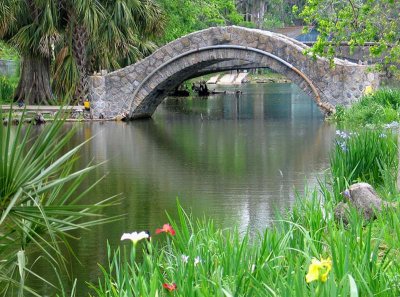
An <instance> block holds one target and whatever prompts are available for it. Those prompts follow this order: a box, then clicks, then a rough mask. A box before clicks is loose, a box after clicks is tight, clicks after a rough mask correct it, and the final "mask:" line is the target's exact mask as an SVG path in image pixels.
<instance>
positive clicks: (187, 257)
mask: <svg viewBox="0 0 400 297" xmlns="http://www.w3.org/2000/svg"><path fill="white" fill-rule="evenodd" d="M181 259H182V262H183V263H187V262H188V260H189V256H186V255H182V256H181Z"/></svg>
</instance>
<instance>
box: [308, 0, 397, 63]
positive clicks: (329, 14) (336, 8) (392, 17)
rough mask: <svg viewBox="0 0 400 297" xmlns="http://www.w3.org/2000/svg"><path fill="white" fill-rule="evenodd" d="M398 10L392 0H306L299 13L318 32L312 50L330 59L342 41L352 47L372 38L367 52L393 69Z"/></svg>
mask: <svg viewBox="0 0 400 297" xmlns="http://www.w3.org/2000/svg"><path fill="white" fill-rule="evenodd" d="M399 11H400V2H399V1H393V0H343V1H332V0H322V1H320V0H318V1H317V0H307V1H306V5H305V6H304V9H303V10H302V11H301V13H300V16H301V17H302V18H303V19H304V20H305V21H306V22H307V23H308V24H311V25H316V27H317V29H318V31H319V33H320V35H319V37H318V40H317V42H316V44H315V45H314V46H313V48H312V50H311V51H312V53H313V54H315V55H325V56H327V57H329V58H330V59H333V57H334V55H335V48H336V47H337V46H339V45H340V44H341V43H342V42H346V43H348V44H349V45H350V46H351V47H352V48H353V49H354V47H355V46H357V45H361V46H363V45H365V44H366V43H367V42H374V44H373V45H372V46H371V47H370V55H371V56H373V57H382V64H383V65H387V66H389V68H391V69H392V70H394V69H395V68H397V67H398V65H400V22H399V21H398V17H399ZM395 65H397V66H395Z"/></svg>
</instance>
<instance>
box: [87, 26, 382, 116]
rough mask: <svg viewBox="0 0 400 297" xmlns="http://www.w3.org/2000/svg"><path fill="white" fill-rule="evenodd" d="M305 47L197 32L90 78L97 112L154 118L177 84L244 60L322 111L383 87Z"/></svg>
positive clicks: (231, 31) (248, 35) (271, 36)
mask: <svg viewBox="0 0 400 297" xmlns="http://www.w3.org/2000/svg"><path fill="white" fill-rule="evenodd" d="M306 48H307V46H305V45H304V44H302V43H300V42H298V41H296V40H293V39H290V38H288V37H286V36H283V35H280V34H276V33H272V32H268V31H261V30H253V29H245V28H241V27H235V26H232V27H218V28H210V29H206V30H202V31H199V32H195V33H192V34H190V35H188V36H185V37H182V38H180V39H178V40H176V41H174V42H171V43H169V44H167V45H165V46H164V47H162V48H160V49H159V50H157V51H156V52H155V53H153V54H152V55H151V56H149V57H147V58H146V59H144V60H142V61H139V62H138V63H136V64H134V65H131V66H128V67H125V68H123V69H120V70H118V71H115V72H112V73H109V74H107V75H104V76H94V77H91V80H90V81H91V85H90V93H91V100H92V108H93V113H94V116H95V117H106V118H112V117H115V116H118V115H120V116H121V115H123V116H128V117H129V118H132V119H134V118H142V117H150V116H151V115H152V114H153V112H154V111H155V110H156V108H157V106H158V105H159V104H160V103H161V102H162V100H163V99H164V98H165V97H166V96H167V94H168V93H169V92H170V91H171V90H173V89H174V88H175V87H176V86H177V85H179V84H180V83H182V82H183V81H185V80H186V79H188V78H191V77H194V76H196V73H198V72H199V71H203V74H204V72H207V71H209V72H210V73H211V72H216V71H218V70H219V69H218V65H219V64H220V63H221V62H224V61H238V60H239V61H246V62H249V63H252V64H254V65H259V66H262V67H268V68H271V69H273V70H275V71H277V72H278V73H281V74H283V75H285V76H287V77H288V78H289V79H291V80H292V81H293V82H294V83H296V84H297V85H298V86H299V87H300V88H301V89H302V90H303V91H305V92H306V93H307V94H309V95H310V96H311V97H312V98H313V99H314V101H315V102H316V104H317V105H318V106H319V107H320V109H321V110H322V111H323V112H324V113H329V112H331V111H332V110H334V106H335V105H336V104H338V103H340V104H344V105H348V104H350V103H351V102H353V101H355V100H357V99H358V98H359V97H360V96H361V94H362V92H363V90H364V89H365V87H366V86H367V85H372V86H374V87H376V86H377V85H378V83H379V77H378V75H377V74H375V73H371V72H368V71H367V67H366V66H363V65H357V64H354V63H351V62H348V61H343V60H339V59H335V61H334V63H335V67H334V68H331V67H330V64H329V61H327V60H326V59H323V58H319V57H318V58H316V59H313V58H311V57H310V56H307V55H304V50H305V49H306ZM216 65H217V66H216ZM232 65H233V67H232V69H234V63H233V64H232ZM210 66H213V67H210ZM207 69H209V70H207Z"/></svg>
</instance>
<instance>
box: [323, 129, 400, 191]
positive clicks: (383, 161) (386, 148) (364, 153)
mask: <svg viewBox="0 0 400 297" xmlns="http://www.w3.org/2000/svg"><path fill="white" fill-rule="evenodd" d="M336 134H337V137H336V140H335V147H334V148H333V151H332V153H331V157H330V165H331V166H330V169H331V174H332V181H333V188H334V192H335V194H336V196H337V197H340V196H341V195H340V193H341V192H342V191H343V190H345V189H346V188H347V186H348V185H349V184H351V183H354V182H357V181H364V182H367V183H369V184H371V185H373V186H374V187H376V188H380V187H384V188H385V189H387V190H388V192H387V194H388V195H390V193H391V194H393V193H395V191H396V189H395V181H396V176H397V167H398V160H397V137H396V135H395V134H393V133H392V132H391V131H390V130H370V129H367V130H362V131H360V132H344V131H337V132H336Z"/></svg>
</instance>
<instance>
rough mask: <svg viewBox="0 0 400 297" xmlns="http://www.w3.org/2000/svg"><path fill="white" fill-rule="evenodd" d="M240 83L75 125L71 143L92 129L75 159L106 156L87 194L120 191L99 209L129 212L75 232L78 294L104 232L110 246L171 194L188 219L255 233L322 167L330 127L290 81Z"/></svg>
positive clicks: (159, 219) (153, 224) (155, 216)
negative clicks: (141, 112)
mask: <svg viewBox="0 0 400 297" xmlns="http://www.w3.org/2000/svg"><path fill="white" fill-rule="evenodd" d="M231 90H232V91H234V90H235V88H232V89H231ZM241 90H242V94H241V95H240V96H236V95H235V94H231V95H229V94H227V95H216V96H213V97H209V98H208V99H202V98H184V99H176V98H171V99H167V100H166V101H164V102H163V104H161V105H160V107H159V108H158V110H157V111H156V113H155V114H154V117H153V119H150V120H145V121H135V122H130V123H116V122H106V123H104V124H99V123H86V124H82V129H78V133H77V135H76V137H75V139H74V140H73V141H72V142H71V145H74V144H77V143H80V142H82V141H83V140H84V139H85V138H86V137H88V136H91V135H94V136H95V137H94V139H93V140H92V141H91V142H89V143H88V145H86V146H85V147H84V148H83V150H82V154H81V159H82V164H87V163H88V162H89V161H91V160H92V159H93V158H94V159H95V162H100V161H104V160H108V161H107V162H106V163H105V165H103V166H101V167H99V168H98V169H97V170H96V172H94V174H92V175H91V176H90V177H89V179H88V180H86V181H85V183H86V185H83V187H86V186H87V185H90V184H91V183H92V182H93V181H94V180H96V179H98V178H100V177H102V176H103V175H104V174H107V176H106V178H105V180H104V181H103V182H102V183H101V184H100V185H99V186H98V187H96V188H95V191H94V192H93V193H92V195H91V196H90V197H88V201H87V202H88V203H94V202H95V201H97V200H98V199H100V198H101V197H106V196H111V195H114V194H116V193H122V195H123V197H124V199H123V201H122V203H121V204H120V205H118V206H117V207H115V208H112V209H108V210H106V212H107V215H113V214H120V213H127V216H126V218H125V219H124V220H122V221H119V222H115V223H113V224H108V225H104V226H98V227H96V228H94V229H92V231H91V232H87V231H81V232H76V233H74V235H76V236H77V237H80V238H82V239H81V240H78V241H72V242H71V245H72V247H73V249H74V250H75V251H76V253H77V255H78V258H79V259H80V261H82V263H83V265H84V267H85V269H82V267H81V266H80V265H79V264H77V263H73V265H72V270H73V274H74V275H75V276H76V277H78V279H80V280H82V283H80V284H79V293H80V294H79V295H80V296H81V295H82V294H84V292H85V284H84V281H88V280H90V281H95V280H96V277H97V275H98V274H99V269H98V266H97V263H106V242H107V240H109V242H110V244H111V245H112V246H118V245H119V244H120V237H121V234H122V233H123V232H132V231H135V230H138V231H140V230H155V228H157V227H159V226H161V225H162V224H164V223H165V222H166V221H167V218H166V215H165V211H167V212H168V213H170V214H171V215H172V216H173V217H174V216H175V215H176V198H177V197H179V200H180V202H181V204H182V205H183V207H184V208H185V209H187V210H188V211H192V212H193V214H194V216H195V217H202V216H203V215H206V216H207V217H210V218H213V219H214V220H215V222H216V224H217V225H218V226H220V227H229V226H233V225H234V224H237V225H238V226H239V228H240V230H241V231H245V230H247V229H248V228H249V229H250V230H251V231H255V230H263V229H264V228H266V226H267V225H268V224H269V222H270V220H271V219H273V213H274V211H275V210H276V209H283V208H287V207H290V205H291V204H292V203H293V200H294V187H296V188H297V189H298V190H300V192H301V190H302V189H303V188H304V185H305V183H306V182H308V183H309V184H311V185H313V184H316V177H317V176H319V175H321V174H322V172H323V170H325V169H326V168H327V167H328V152H329V150H330V146H331V144H332V139H333V137H334V127H330V126H329V125H327V124H325V123H324V122H323V119H322V117H321V114H320V112H319V110H318V109H317V108H316V106H315V104H314V103H313V102H312V100H311V99H310V98H308V97H306V96H304V95H303V94H302V93H301V92H300V91H299V90H298V89H297V88H296V87H294V86H293V85H291V84H275V85H274V84H269V85H248V86H244V87H242V89H241ZM66 129H68V127H66ZM38 269H44V270H45V269H46V267H41V268H38ZM50 273H51V272H49V274H50Z"/></svg>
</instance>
